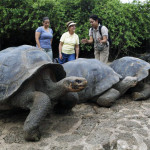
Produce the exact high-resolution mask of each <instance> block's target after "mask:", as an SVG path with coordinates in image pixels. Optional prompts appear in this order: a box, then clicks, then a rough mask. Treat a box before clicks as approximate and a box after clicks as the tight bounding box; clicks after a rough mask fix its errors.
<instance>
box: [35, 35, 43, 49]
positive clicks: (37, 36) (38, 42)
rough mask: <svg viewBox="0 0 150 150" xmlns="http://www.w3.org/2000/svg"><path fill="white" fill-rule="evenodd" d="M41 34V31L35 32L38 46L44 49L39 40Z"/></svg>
mask: <svg viewBox="0 0 150 150" xmlns="http://www.w3.org/2000/svg"><path fill="white" fill-rule="evenodd" d="M40 35H41V33H40V32H35V41H36V44H37V46H38V48H40V49H42V48H41V46H40V41H39V38H40Z"/></svg>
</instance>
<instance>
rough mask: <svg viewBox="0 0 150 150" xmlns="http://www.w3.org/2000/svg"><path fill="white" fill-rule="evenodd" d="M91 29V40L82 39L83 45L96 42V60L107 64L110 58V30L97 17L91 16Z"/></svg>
mask: <svg viewBox="0 0 150 150" xmlns="http://www.w3.org/2000/svg"><path fill="white" fill-rule="evenodd" d="M89 21H90V24H91V26H92V27H91V28H90V30H89V37H90V38H89V40H87V39H82V40H81V42H82V43H83V44H86V43H89V44H91V43H93V41H94V55H95V58H96V59H98V60H100V61H102V62H104V63H107V61H108V57H109V42H108V29H107V28H106V27H105V26H102V22H101V20H100V19H99V18H98V16H97V15H92V16H90V19H89Z"/></svg>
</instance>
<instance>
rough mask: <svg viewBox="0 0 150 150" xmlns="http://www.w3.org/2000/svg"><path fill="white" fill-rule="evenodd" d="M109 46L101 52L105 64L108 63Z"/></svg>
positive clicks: (101, 59) (101, 58)
mask: <svg viewBox="0 0 150 150" xmlns="http://www.w3.org/2000/svg"><path fill="white" fill-rule="evenodd" d="M108 57H109V46H107V47H105V48H104V50H103V51H100V61H101V62H103V63H107V62H108Z"/></svg>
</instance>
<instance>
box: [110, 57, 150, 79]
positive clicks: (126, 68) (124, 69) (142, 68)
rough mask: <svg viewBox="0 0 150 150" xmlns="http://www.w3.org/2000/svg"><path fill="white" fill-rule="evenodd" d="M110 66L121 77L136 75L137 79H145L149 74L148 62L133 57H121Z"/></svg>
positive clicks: (149, 66)
mask: <svg viewBox="0 0 150 150" xmlns="http://www.w3.org/2000/svg"><path fill="white" fill-rule="evenodd" d="M110 67H112V68H113V69H114V71H115V72H117V73H118V74H120V75H121V76H122V77H123V78H125V77H126V76H132V77H137V79H138V81H141V80H143V79H145V78H146V77H147V76H148V75H149V70H150V64H149V63H147V62H146V61H144V60H141V59H139V58H135V57H129V56H126V57H122V58H120V59H117V60H115V61H113V62H112V63H111V64H110Z"/></svg>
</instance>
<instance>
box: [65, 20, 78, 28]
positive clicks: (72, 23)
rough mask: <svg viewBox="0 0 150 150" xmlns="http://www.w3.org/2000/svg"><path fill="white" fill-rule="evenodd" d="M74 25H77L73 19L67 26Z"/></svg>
mask: <svg viewBox="0 0 150 150" xmlns="http://www.w3.org/2000/svg"><path fill="white" fill-rule="evenodd" d="M72 25H76V23H74V22H73V21H69V22H67V28H68V27H70V26H72Z"/></svg>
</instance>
